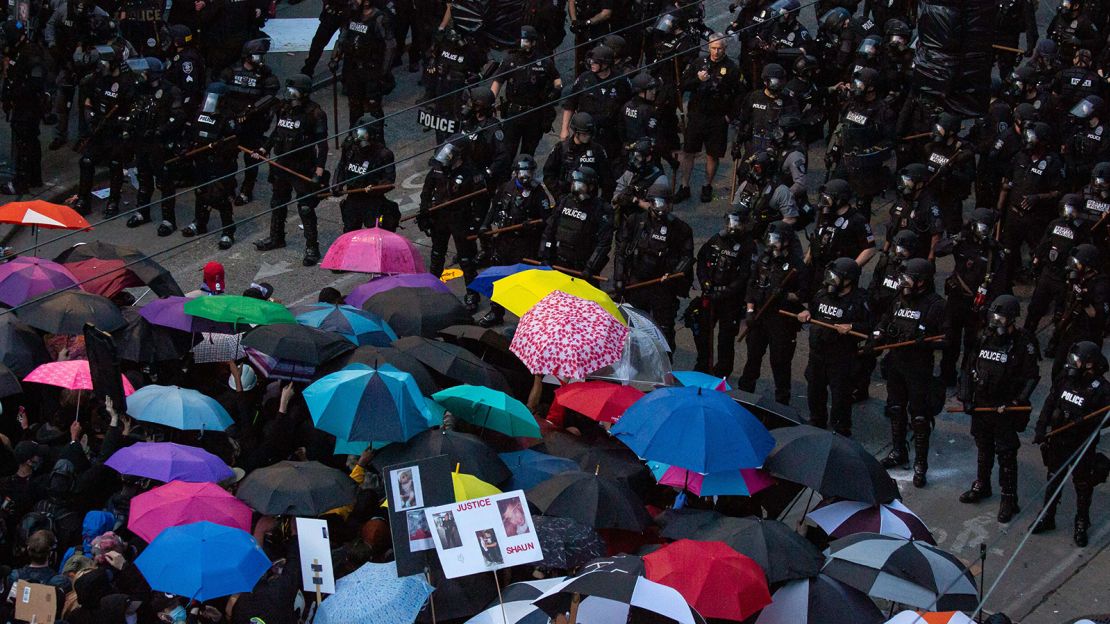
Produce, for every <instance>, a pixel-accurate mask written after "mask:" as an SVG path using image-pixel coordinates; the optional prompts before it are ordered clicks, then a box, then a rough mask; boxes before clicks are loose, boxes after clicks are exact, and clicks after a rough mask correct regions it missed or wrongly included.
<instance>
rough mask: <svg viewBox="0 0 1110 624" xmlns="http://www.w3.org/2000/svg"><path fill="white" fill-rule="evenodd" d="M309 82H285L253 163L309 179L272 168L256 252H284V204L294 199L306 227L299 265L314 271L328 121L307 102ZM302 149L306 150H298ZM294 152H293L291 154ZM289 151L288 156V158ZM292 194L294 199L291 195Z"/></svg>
mask: <svg viewBox="0 0 1110 624" xmlns="http://www.w3.org/2000/svg"><path fill="white" fill-rule="evenodd" d="M311 93H312V79H311V78H309V77H308V76H306V75H304V74H295V75H293V76H292V77H290V78H289V79H288V80H286V81H285V94H284V99H283V100H282V102H281V104H280V105H279V106H278V109H277V114H276V115H275V117H276V118H277V122H276V123H275V124H274V130H273V132H272V133H271V134H270V137H269V138H268V139H266V143H265V144H264V145H263V146H262V147H261V148H260V149H259V150H257V152H255V157H256V158H261V157H271V158H273V160H274V161H275V162H277V163H279V164H281V165H284V166H285V167H286V168H289V169H292V170H293V171H296V172H298V173H300V174H301V175H303V176H305V177H308V178H310V179H311V182H306V181H304V180H302V179H301V178H298V177H295V176H293V175H291V174H289V173H287V172H285V171H282V170H280V169H278V168H276V167H271V168H270V185H271V187H272V193H271V196H270V208H272V209H273V212H272V213H271V214H270V236H269V237H267V238H265V239H263V240H260V241H257V242H255V244H254V246H255V247H256V248H257V249H258V250H259V251H269V250H271V249H280V248H282V247H285V219H286V217H287V216H288V213H289V208H288V206H287V204H288V203H289V202H290V200H292V199H293V198H294V197H296V198H297V213H298V214H299V215H300V217H301V225H303V226H304V239H305V246H304V258H303V259H302V264H304V265H305V266H313V265H315V264H316V263H317V262H319V261H320V241H319V238H318V233H317V228H316V206H317V205H318V204H319V203H320V197H319V195H317V194H316V191H319V190H320V187H321V186H323V185H324V184H325V183H326V181H327V177H326V172H327V170H326V169H325V168H324V167H326V166H327V159H328V142H327V141H326V140H325V139H327V136H328V116H327V114H326V113H325V112H324V110H323V109H322V108H320V105H319V104H317V103H316V102H313V101H312V99H311V98H310V97H309V96H310V95H311ZM300 148H304V149H300ZM294 150H297V151H295V152H294ZM290 152H292V153H290ZM294 193H295V195H294Z"/></svg>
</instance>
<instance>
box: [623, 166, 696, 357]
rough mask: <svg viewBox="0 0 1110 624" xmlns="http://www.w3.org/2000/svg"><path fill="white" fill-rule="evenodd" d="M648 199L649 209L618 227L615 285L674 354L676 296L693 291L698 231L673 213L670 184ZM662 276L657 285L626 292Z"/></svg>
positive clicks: (651, 192) (656, 188) (655, 188)
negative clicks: (647, 317) (648, 319)
mask: <svg viewBox="0 0 1110 624" xmlns="http://www.w3.org/2000/svg"><path fill="white" fill-rule="evenodd" d="M646 199H647V201H648V204H649V206H648V209H647V210H644V211H642V212H639V213H637V214H634V215H631V216H629V217H628V218H627V219H624V220H623V221H622V222H621V226H620V229H619V230H618V231H617V236H616V245H615V248H614V252H613V253H614V256H615V257H614V260H613V289H614V292H616V293H617V294H619V295H623V297H624V299H625V300H627V301H628V303H630V304H632V305H633V306H635V307H637V308H639V309H641V310H643V311H645V312H647V313H648V314H650V315H651V318H652V320H654V321H655V324H656V325H658V326H659V329H660V330H662V332H663V336H664V337H666V339H667V344H669V345H670V347H671V351H672V352H673V351H674V347H675V340H674V338H675V331H674V323H675V316H676V315H677V314H678V300H679V297H685V296H686V295H687V294H688V293H689V291H690V281H691V279H692V277H693V268H694V233H693V230H691V229H690V226H689V225H686V222H685V221H683V220H681V219H679V218H678V217H676V216H674V214H673V213H672V212H671V208H672V205H671V187H670V184H667V183H665V182H664V183H662V184H660V183H656V184H655V185H654V186H653V187H652V188H649V189H648V192H647V197H646ZM660 278H662V280H663V281H660V282H659V283H657V284H653V285H647V286H643V287H638V288H634V289H633V288H629V289H628V290H625V288H626V287H629V286H635V285H637V284H642V283H644V282H650V281H652V280H656V279H660Z"/></svg>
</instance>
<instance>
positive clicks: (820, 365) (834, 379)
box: [806, 347, 856, 437]
mask: <svg viewBox="0 0 1110 624" xmlns="http://www.w3.org/2000/svg"><path fill="white" fill-rule="evenodd" d="M853 356H854V353H848V354H844V353H822V352H821V350H819V349H813V348H812V347H811V348H810V352H809V364H808V365H806V381H807V382H809V383H808V385H807V386H806V394H807V395H808V401H809V414H810V416H809V419H810V424H812V425H813V426H814V427H821V428H827V427H828V425H829V416H830V414H831V416H832V429H833V431H835V432H837V433H839V434H841V435H843V436H848V437H851V435H852V389H853V379H854V377H853V376H854V374H855V373H856V361H855V358H854V357H853ZM830 398H831V400H832V409H831V410H830V409H829V400H830Z"/></svg>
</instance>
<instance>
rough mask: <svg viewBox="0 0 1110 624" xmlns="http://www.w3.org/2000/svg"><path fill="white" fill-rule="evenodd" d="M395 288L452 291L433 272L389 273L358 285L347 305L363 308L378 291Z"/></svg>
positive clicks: (350, 295) (349, 296)
mask: <svg viewBox="0 0 1110 624" xmlns="http://www.w3.org/2000/svg"><path fill="white" fill-rule="evenodd" d="M394 288H428V289H430V290H435V291H438V292H445V293H449V292H451V289H450V288H448V287H447V284H444V283H443V282H442V281H440V279H439V278H438V277H436V276H434V275H432V274H431V273H408V274H405V275H387V276H385V277H379V278H377V279H372V280H370V281H369V282H366V283H365V284H362V285H361V286H356V287H355V289H354V290H352V291H351V294H349V295H347V301H346V303H347V305H351V306H354V307H356V308H361V307H362V304H364V303H366V300H367V299H369V298H370V297H373V296H374V295H376V294H378V293H383V292H385V291H387V290H393V289H394Z"/></svg>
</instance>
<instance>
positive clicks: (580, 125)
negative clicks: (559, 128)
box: [570, 112, 594, 143]
mask: <svg viewBox="0 0 1110 624" xmlns="http://www.w3.org/2000/svg"><path fill="white" fill-rule="evenodd" d="M570 131H571V132H573V133H574V138H575V139H576V140H577V141H578V142H579V143H589V142H590V140H591V139H593V136H594V117H593V115H591V114H589V113H586V112H578V113H575V114H573V115H571V116H570Z"/></svg>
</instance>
